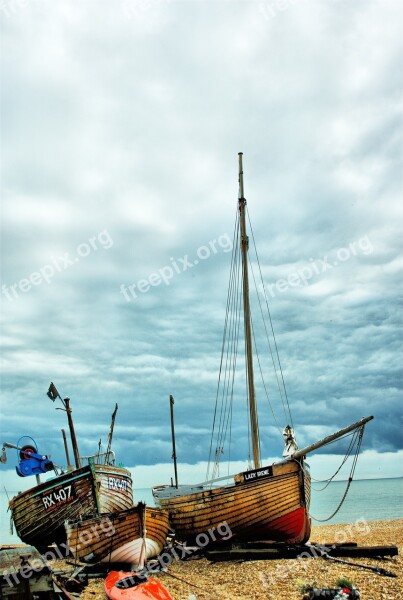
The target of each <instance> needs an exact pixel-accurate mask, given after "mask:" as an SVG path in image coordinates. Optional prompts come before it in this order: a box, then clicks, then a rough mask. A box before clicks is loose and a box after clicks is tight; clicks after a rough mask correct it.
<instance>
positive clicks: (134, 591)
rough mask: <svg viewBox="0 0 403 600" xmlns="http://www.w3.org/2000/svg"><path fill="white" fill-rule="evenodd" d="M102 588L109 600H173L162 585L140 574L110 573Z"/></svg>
mask: <svg viewBox="0 0 403 600" xmlns="http://www.w3.org/2000/svg"><path fill="white" fill-rule="evenodd" d="M104 587H105V593H106V595H107V596H108V598H110V600H142V599H143V598H144V599H147V600H174V599H173V598H172V596H171V594H170V593H169V592H168V590H167V589H166V588H165V587H164V586H163V585H162V583H160V582H159V581H157V580H156V579H151V578H148V577H147V575H142V574H140V573H131V572H125V571H111V572H110V573H109V575H108V577H107V578H106V579H105V585H104Z"/></svg>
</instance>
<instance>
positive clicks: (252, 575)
mask: <svg viewBox="0 0 403 600" xmlns="http://www.w3.org/2000/svg"><path fill="white" fill-rule="evenodd" d="M310 542H312V543H315V542H316V543H320V544H325V545H328V546H331V545H332V544H334V543H348V542H356V543H357V544H358V545H360V546H380V545H395V546H398V548H399V555H398V556H395V557H391V558H384V559H372V558H371V559H369V558H343V559H342V560H345V561H347V562H354V563H359V564H361V565H367V566H371V567H380V568H382V569H386V570H387V571H390V572H392V573H394V574H395V575H397V578H391V577H385V576H381V575H378V574H376V573H373V572H371V571H368V570H364V569H360V568H359V567H356V566H351V565H346V564H341V563H338V562H334V561H330V560H325V559H323V558H317V559H312V558H301V559H291V560H285V559H283V560H251V561H236V562H220V563H213V562H210V561H209V560H207V559H206V558H200V557H194V558H193V559H190V560H187V561H185V562H179V561H176V562H174V563H172V565H170V566H169V568H168V570H167V572H163V573H160V574H158V575H155V577H156V578H157V579H159V580H160V581H161V582H162V583H163V584H164V586H166V588H167V589H168V590H169V592H170V594H171V595H172V597H173V598H174V599H175V600H269V599H273V600H274V599H276V600H301V599H302V597H303V594H302V593H301V592H300V591H299V584H301V583H310V584H312V583H313V582H315V584H316V585H317V587H334V586H335V582H336V581H337V580H338V579H339V578H341V577H345V578H347V579H349V580H350V581H351V582H352V583H353V584H354V585H355V587H356V588H358V589H359V590H360V594H361V599H362V600H399V599H400V598H403V587H402V575H403V559H402V552H403V519H399V520H393V521H368V522H365V521H363V520H359V521H357V522H356V523H348V524H337V525H327V526H314V527H313V528H312V534H311V538H310ZM70 568H71V567H70ZM153 576H154V575H153ZM103 585H104V582H103V580H102V579H93V580H90V582H89V584H88V586H87V587H86V588H85V590H84V591H83V592H82V594H81V596H80V600H107V596H106V594H105V593H104V590H103Z"/></svg>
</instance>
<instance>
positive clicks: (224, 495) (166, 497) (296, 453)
mask: <svg viewBox="0 0 403 600" xmlns="http://www.w3.org/2000/svg"><path fill="white" fill-rule="evenodd" d="M238 156H239V198H238V209H239V216H238V219H239V221H238V223H237V227H236V230H237V238H236V241H238V239H239V243H237V244H235V245H234V248H235V247H236V248H237V249H238V250H239V251H240V254H241V266H240V267H239V268H238V267H235V268H234V269H233V271H232V276H230V289H231V287H232V288H234V287H235V284H234V281H235V279H236V277H235V275H234V273H235V271H236V269H237V268H238V269H239V273H240V274H241V279H242V293H241V296H242V300H243V302H242V304H243V326H244V334H245V352H246V361H245V363H246V379H247V405H248V413H249V428H250V436H251V441H252V444H251V445H252V454H253V462H252V461H250V464H249V468H248V470H247V471H244V472H242V473H238V474H235V475H234V476H225V477H216V478H212V479H208V480H207V481H205V482H203V483H200V484H197V485H178V483H177V479H176V482H175V485H174V484H171V485H164V486H156V487H154V488H153V495H154V499H155V501H156V503H157V505H158V506H160V507H162V508H166V509H167V510H168V512H169V518H170V523H171V526H172V527H173V529H174V531H175V534H176V536H177V538H178V539H180V540H183V541H189V542H194V541H195V540H196V542H197V536H198V535H200V534H202V533H205V532H206V531H208V530H209V529H210V528H211V527H216V526H217V525H218V524H220V523H222V522H223V521H225V522H226V523H227V525H228V526H229V527H230V529H231V532H232V534H233V538H232V539H233V540H234V541H235V540H237V541H238V540H242V541H253V540H271V541H277V542H287V543H303V542H306V541H307V540H308V539H309V536H310V529H311V521H310V517H309V503H310V496H311V478H310V474H309V470H308V465H307V464H306V463H305V461H304V458H305V456H306V454H308V452H311V451H313V450H315V449H316V448H319V447H321V446H324V445H326V444H328V443H330V442H331V441H333V440H335V439H337V438H340V437H342V436H345V435H347V434H349V433H350V432H356V433H357V431H359V436H358V437H357V440H358V439H359V440H361V439H362V434H363V429H364V426H365V423H366V422H368V421H369V420H370V419H372V418H373V417H367V418H364V419H362V420H360V421H358V422H356V423H354V424H352V425H350V426H349V427H346V428H344V429H342V430H340V431H338V432H337V433H335V434H332V435H331V436H328V437H327V438H325V439H323V440H321V441H319V442H316V443H315V444H312V445H311V446H308V447H306V448H303V449H301V450H298V446H297V443H296V440H295V436H294V430H293V428H292V427H291V426H287V427H286V428H285V429H284V431H283V437H284V440H285V443H286V448H285V450H284V453H283V457H284V460H282V461H280V462H278V463H274V464H270V465H262V461H261V456H260V434H259V423H258V413H257V403H256V395H255V383H254V359H253V344H252V341H254V339H255V332H254V329H253V326H252V320H251V314H250V302H249V275H248V249H249V239H248V236H247V232H246V219H245V209H246V200H245V197H244V182H243V165H242V153H239V155H238ZM238 236H239V238H238ZM238 265H239V263H238ZM235 296H236V297H239V295H238V294H235ZM229 298H230V295H229ZM227 306H232V307H233V312H235V313H239V312H240V311H239V309H238V304H237V300H236V299H235V300H232V299H231V300H230V299H229V300H228V303H227ZM270 323H271V319H270ZM228 329H232V331H233V332H235V334H236V333H237V332H238V330H239V323H238V325H237V324H235V325H231V324H229V322H228V320H227V319H226V323H225V328H224V331H226V330H228ZM237 345H238V344H237V341H233V340H230V341H229V343H228V346H227V347H228V348H235V349H236V348H237ZM275 347H276V348H277V344H275ZM223 348H224V344H223ZM223 363H229V364H230V365H231V368H232V367H233V366H235V363H236V358H230V359H228V354H225V353H224V352H223V354H222V357H221V366H222V365H223ZM276 364H278V365H280V368H281V363H280V361H279V359H278V363H276ZM259 366H260V362H259ZM220 374H221V367H220ZM282 380H283V378H282ZM234 381H235V377H234V376H233V377H232V379H231V378H230V379H227V380H226V382H225V385H224V387H226V389H227V390H228V389H230V390H231V391H232V388H233V386H234ZM283 381H284V380H283ZM284 389H285V388H284ZM226 401H227V397H226V399H225V402H226ZM287 402H288V401H287ZM221 406H222V407H223V404H222V405H221ZM225 410H227V409H226V407H225V406H224V408H222V409H221V413H220V411H217V404H216V413H215V415H217V418H216V416H215V418H214V422H216V420H218V421H220V424H221V426H222V427H221V434H220V435H219V437H218V440H219V441H218V444H217V449H216V452H215V457H216V464H218V459H219V455H220V454H221V453H222V445H221V444H222V439H223V438H224V437H225V431H226V430H228V428H229V426H228V422H229V419H230V412H231V411H232V408H231V409H230V410H229V411H228V410H227V412H226V413H225ZM219 413H220V414H219ZM223 415H224V416H223ZM171 420H172V415H171ZM357 444H358V442H357ZM210 455H211V446H210ZM173 456H174V458H175V456H176V455H175V447H174V455H173ZM209 462H210V461H209ZM175 471H176V466H175ZM215 472H217V471H215Z"/></svg>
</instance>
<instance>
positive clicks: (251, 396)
mask: <svg viewBox="0 0 403 600" xmlns="http://www.w3.org/2000/svg"><path fill="white" fill-rule="evenodd" d="M238 156H239V201H238V206H239V224H240V234H241V255H242V291H243V307H244V331H245V352H246V365H247V369H246V372H247V381H248V405H249V415H250V428H251V434H252V451H253V463H254V466H255V469H258V468H259V467H260V440H259V423H258V418H257V407H256V394H255V381H254V375H253V347H252V327H251V316H250V302H249V270H248V250H249V238H248V236H247V234H246V224H245V206H246V200H245V197H244V186H243V165H242V152H239V154H238Z"/></svg>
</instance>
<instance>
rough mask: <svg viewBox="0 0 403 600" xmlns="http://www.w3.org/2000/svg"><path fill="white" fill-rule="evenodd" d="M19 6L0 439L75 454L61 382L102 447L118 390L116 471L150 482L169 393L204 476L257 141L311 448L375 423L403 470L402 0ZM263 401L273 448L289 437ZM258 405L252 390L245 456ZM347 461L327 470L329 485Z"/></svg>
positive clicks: (12, 67) (268, 444) (5, 223)
mask: <svg viewBox="0 0 403 600" xmlns="http://www.w3.org/2000/svg"><path fill="white" fill-rule="evenodd" d="M1 11H2V33H3V42H2V45H3V47H2V72H3V75H2V94H3V98H2V138H3V139H2V143H3V146H2V158H3V170H2V182H1V192H2V200H3V202H2V281H1V283H2V288H1V305H2V309H1V318H2V352H1V354H2V357H1V358H2V382H1V441H5V440H6V441H9V442H13V443H16V442H17V440H18V439H19V438H20V437H21V436H22V435H31V436H33V438H34V439H35V440H36V442H37V444H38V446H39V448H40V451H41V452H44V453H48V454H51V455H52V456H53V458H54V459H55V461H56V462H58V463H59V464H63V463H64V462H65V459H64V455H63V449H62V438H61V434H60V429H61V428H62V427H66V419H65V415H64V414H63V413H62V412H61V411H55V408H56V406H57V405H58V406H61V405H60V402H59V403H55V405H52V403H51V401H50V400H49V399H48V398H47V396H46V391H47V389H48V386H49V383H50V381H53V382H54V383H55V385H56V386H57V388H58V389H59V391H60V393H61V394H62V396H63V397H65V396H69V397H70V398H71V403H72V407H73V416H74V419H75V424H76V430H77V435H78V441H79V447H80V452H81V453H82V454H90V453H93V452H94V451H95V450H96V448H97V445H98V440H99V439H100V438H102V440H103V444H104V447H105V441H106V436H107V432H108V428H109V422H110V416H111V413H112V411H113V408H114V404H115V402H118V404H119V412H118V415H117V421H116V427H115V437H114V448H115V451H116V453H117V456H118V460H119V462H122V463H124V464H125V465H127V466H130V467H135V466H136V467H137V466H144V467H147V466H148V473H150V472H153V473H155V474H157V473H158V478H159V479H158V480H156V481H149V480H148V479H147V475H146V474H145V473H146V470H145V469H142V468H141V469H140V468H139V469H138V474H139V481H136V484H139V485H140V487H142V485H141V484H145V485H149V484H150V485H151V483H155V484H159V483H164V482H165V481H168V480H169V478H170V476H171V475H172V469H171V466H168V467H163V466H161V465H166V464H168V465H170V462H171V453H172V451H171V441H170V424H169V400H168V399H169V394H173V395H174V396H175V411H176V413H175V419H176V434H177V454H178V459H179V462H180V463H188V464H189V465H196V463H197V464H198V466H197V467H194V466H190V467H186V468H185V467H183V468H182V472H184V471H185V470H186V473H187V474H188V475H189V477H192V476H195V477H196V474H197V477H196V479H197V478H199V471H200V472H201V468H199V467H200V465H202V466H203V469H204V464H203V462H204V461H205V460H206V459H207V457H208V450H209V443H210V430H211V424H212V419H213V409H214V401H215V393H216V382H217V377H218V369H219V361H220V350H221V336H222V330H223V325H224V317H225V304H226V294H227V281H228V274H229V266H230V258H231V252H230V250H231V240H232V233H233V227H234V218H235V212H236V205H237V195H238V181H237V179H238V173H237V170H238V164H237V160H238V156H237V153H238V152H239V151H243V152H244V172H245V196H246V198H247V200H248V209H249V214H250V217H251V221H252V225H253V229H254V236H255V238H256V242H257V246H258V251H259V257H260V262H261V267H262V272H263V277H264V285H265V288H266V293H267V296H268V299H269V302H270V307H271V314H272V318H273V324H274V327H275V331H276V333H277V343H278V347H279V352H280V356H281V361H282V365H283V369H284V377H285V381H286V385H287V390H288V396H289V400H290V405H291V410H292V414H293V422H294V425H295V429H296V435H297V440H298V443H299V445H300V446H303V445H307V444H309V443H311V442H314V441H316V440H317V439H319V438H320V437H323V436H324V435H327V434H328V433H331V432H333V431H335V430H337V429H338V428H340V427H343V426H345V425H347V424H349V423H351V422H353V421H355V420H358V419H360V418H361V417H362V416H364V415H368V414H373V415H374V416H375V420H374V421H372V422H371V423H370V424H369V425H368V426H367V428H366V434H365V437H364V443H363V450H364V454H363V457H362V460H363V463H362V464H363V465H364V466H363V467H362V471H361V475H362V476H367V477H376V476H387V475H395V476H397V475H399V474H401V466H399V464H401V462H400V463H399V460H398V459H399V454H398V453H399V451H400V452H401V451H402V435H401V384H402V378H401V374H402V373H401V364H402V353H401V342H402V323H401V316H402V310H401V308H402V306H401V279H402V278H401V267H402V262H403V261H402V254H401V234H400V232H399V228H400V230H401V215H402V208H401V192H402V180H401V173H402V164H401V158H402V153H401V149H402V142H401V133H402V121H401V108H402V95H401V93H402V69H401V62H402V49H401V45H402V42H401V39H402V37H401V27H400V25H401V22H402V21H401V20H402V17H403V14H402V13H403V6H402V3H401V2H400V1H399V0H372V1H371V0H365V1H360V0H355V1H351V0H348V1H347V0H345V1H344V0H327V1H326V0H325V1H323V0H321V1H320V2H319V1H309V0H306V1H305V0H298V1H296V0H295V1H291V0H289V1H288V2H287V0H282V1H281V2H280V0H278V1H276V0H262V1H254V0H244V1H237V0H231V1H230V0H217V1H215V2H212V1H208V0H186V2H185V1H179V0H122V1H120V0H117V1H115V2H106V1H100V0H96V1H95V0H94V1H85V0H83V1H81V2H79V3H77V2H73V1H62V0H59V2H57V3H55V2H53V1H47V0H36V1H35V2H34V1H32V0H5V1H4V2H3V3H2V5H1ZM399 196H400V197H399ZM399 234H400V235H399ZM253 294H254V295H255V297H254V298H252V300H253V301H255V300H256V293H254V292H252V295H253ZM399 304H400V305H399ZM260 333H261V332H259V331H257V335H260ZM258 391H259V390H258ZM258 402H259V408H260V409H261V417H260V423H261V438H262V454H263V457H264V458H265V459H266V458H267V459H269V458H270V459H272V458H275V457H278V456H280V455H281V452H282V447H283V446H282V439H281V436H280V435H279V433H278V430H277V428H276V427H274V425H273V421H272V420H271V412H270V410H269V408H268V406H267V401H266V400H264V398H259V397H258ZM243 409H244V399H243V398H242V397H241V396H238V401H237V402H236V403H235V406H234V415H233V419H234V421H233V432H234V435H233V437H234V444H233V448H232V450H231V456H232V458H233V459H234V460H237V461H244V460H245V459H246V458H247V448H246V440H247V424H246V421H245V414H244V410H243ZM277 416H278V418H279V422H280V424H281V426H283V425H286V424H287V423H286V422H285V421H284V419H283V417H282V414H281V411H278V412H277ZM344 449H345V447H344V446H343V445H340V446H337V447H336V450H337V452H340V453H343V451H344ZM334 451H335V448H334V447H330V449H328V450H326V451H325V452H333V453H334ZM224 458H225V456H224ZM340 458H341V457H340V456H338V457H336V458H335V459H334V461H333V457H332V458H329V457H328V459H326V455H322V456H321V457H319V458H316V459H313V461H312V462H313V464H317V466H318V471H319V475H320V476H322V474H323V473H322V471H323V470H324V473H325V474H331V473H327V470H328V469H327V467H329V469H330V471H331V467H332V466H333V462H334V464H335V463H336V462H337V461H338V460H339V459H340ZM400 458H401V454H400ZM326 460H328V464H327V465H326V464H325V463H326ZM315 461H316V462H315ZM240 464H241V463H240ZM150 465H159V467H158V468H157V467H155V470H154V471H150ZM13 466H14V457H13V456H11V457H10V460H9V463H8V464H7V467H10V468H13ZM3 468H4V467H3ZM241 468H242V467H241ZM399 469H400V470H399ZM3 472H4V471H3ZM313 474H314V475H315V473H313ZM347 475H348V474H347ZM30 484H31V485H32V482H30Z"/></svg>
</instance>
